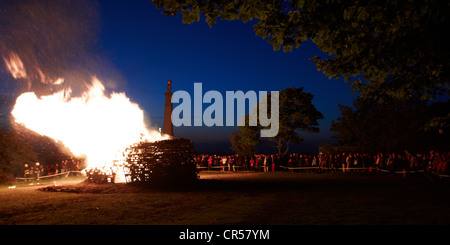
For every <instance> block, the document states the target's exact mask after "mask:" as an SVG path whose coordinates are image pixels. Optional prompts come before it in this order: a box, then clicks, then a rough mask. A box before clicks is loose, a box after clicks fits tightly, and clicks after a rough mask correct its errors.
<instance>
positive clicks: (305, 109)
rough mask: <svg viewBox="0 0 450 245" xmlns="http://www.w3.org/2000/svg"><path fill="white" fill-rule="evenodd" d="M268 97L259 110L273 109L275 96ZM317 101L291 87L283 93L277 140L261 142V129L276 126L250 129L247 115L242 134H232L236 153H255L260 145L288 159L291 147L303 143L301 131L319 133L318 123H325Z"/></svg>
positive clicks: (280, 95) (275, 138) (280, 102)
mask: <svg viewBox="0 0 450 245" xmlns="http://www.w3.org/2000/svg"><path fill="white" fill-rule="evenodd" d="M267 96H268V97H267V100H266V101H264V102H260V103H259V104H258V107H261V106H267V108H271V104H270V103H271V100H269V99H268V98H269V96H271V94H268V95H267ZM313 98H314V96H313V95H312V94H311V93H307V92H304V91H303V88H295V87H291V88H287V89H284V90H282V91H280V93H279V130H278V134H277V135H276V136H274V137H268V138H261V137H260V134H259V131H260V129H262V128H270V127H272V125H269V126H266V127H262V126H261V125H260V124H259V122H258V125H257V126H249V123H248V116H249V115H246V122H247V123H246V124H245V126H240V127H238V129H239V132H235V133H233V134H232V137H231V142H232V147H233V149H234V151H235V152H237V153H238V154H239V152H241V149H246V152H249V153H251V152H254V149H255V147H256V146H257V145H258V144H266V145H268V146H271V147H274V148H276V149H277V151H278V154H280V155H281V156H284V155H286V154H287V153H288V152H289V148H290V144H292V143H295V144H296V143H300V142H302V141H303V137H302V136H301V134H300V131H303V132H309V133H318V132H319V127H318V125H319V123H318V120H320V119H323V115H322V113H321V112H319V111H318V110H317V109H316V107H315V106H314V104H313V103H312V100H313ZM267 112H268V113H267V115H268V116H269V117H271V111H270V110H267ZM258 118H259V117H258Z"/></svg>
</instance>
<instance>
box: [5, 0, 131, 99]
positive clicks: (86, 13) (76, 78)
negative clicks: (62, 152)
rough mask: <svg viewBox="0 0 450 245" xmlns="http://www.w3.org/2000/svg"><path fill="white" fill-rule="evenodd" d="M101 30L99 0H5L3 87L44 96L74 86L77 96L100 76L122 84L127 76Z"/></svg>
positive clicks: (110, 85)
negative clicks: (101, 39) (113, 60)
mask: <svg viewBox="0 0 450 245" xmlns="http://www.w3.org/2000/svg"><path fill="white" fill-rule="evenodd" d="M99 30H100V18H99V11H98V8H97V3H96V2H95V1H93V0H1V1H0V56H1V57H2V59H0V67H1V68H0V72H1V77H0V79H1V81H2V83H4V84H2V86H1V88H2V90H4V89H7V90H14V89H16V90H18V91H16V92H17V93H23V92H27V91H33V92H35V93H36V94H37V95H38V96H41V95H47V94H50V93H54V92H56V91H59V90H61V89H70V90H71V92H72V96H77V95H79V94H81V93H82V92H84V91H85V90H86V89H88V87H89V86H90V85H91V79H92V76H94V75H95V76H96V77H99V78H100V79H101V80H102V81H103V82H104V84H105V85H106V87H107V88H110V89H116V88H118V87H120V86H122V84H123V83H124V79H123V78H122V76H121V74H120V73H119V72H118V71H117V70H116V69H115V68H114V66H113V65H112V64H111V63H110V62H108V59H107V55H106V54H105V52H103V51H102V50H101V49H100V47H99V45H98V40H99V37H98V34H99ZM12 80H14V81H13V82H14V83H16V84H14V85H12V84H11V83H12V82H11V81H12Z"/></svg>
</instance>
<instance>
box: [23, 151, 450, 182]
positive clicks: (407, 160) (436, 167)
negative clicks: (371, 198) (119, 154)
mask: <svg viewBox="0 0 450 245" xmlns="http://www.w3.org/2000/svg"><path fill="white" fill-rule="evenodd" d="M449 160H450V152H444V153H440V152H434V151H431V152H428V153H421V154H411V153H408V152H402V153H389V154H385V153H376V154H370V153H354V152H351V153H347V152H343V153H334V154H298V153H292V154H288V155H285V156H283V157H282V156H281V155H279V154H255V155H253V156H249V157H247V156H238V155H215V154H197V155H196V156H195V157H194V163H195V164H196V165H197V168H198V169H200V170H220V171H260V172H275V171H289V170H302V171H305V172H321V173H323V172H332V171H342V172H346V171H391V172H395V171H400V172H411V171H414V172H419V171H420V172H426V173H433V174H436V175H450V166H449V164H448V163H449ZM81 165H82V163H81V162H80V161H78V160H74V159H69V160H63V161H61V162H58V163H55V164H47V165H45V166H44V165H42V164H39V163H34V164H25V166H24V167H25V171H24V177H25V178H36V177H37V178H39V176H49V175H57V174H61V173H66V172H69V171H81V170H82V169H83V166H81Z"/></svg>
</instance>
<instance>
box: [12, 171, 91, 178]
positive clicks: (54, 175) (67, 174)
mask: <svg viewBox="0 0 450 245" xmlns="http://www.w3.org/2000/svg"><path fill="white" fill-rule="evenodd" d="M71 173H83V172H82V171H67V172H63V173H59V174H51V175H44V176H39V178H38V177H32V178H19V177H16V180H37V179H46V178H52V177H56V176H61V175H65V176H64V177H68V176H69V174H71Z"/></svg>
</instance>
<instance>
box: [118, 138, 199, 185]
mask: <svg viewBox="0 0 450 245" xmlns="http://www.w3.org/2000/svg"><path fill="white" fill-rule="evenodd" d="M127 153H128V154H127V157H126V164H125V166H124V172H125V179H126V182H127V183H138V182H159V183H160V182H164V183H168V182H185V181H192V180H196V179H197V178H198V175H197V174H198V170H197V168H196V165H195V163H194V161H193V159H194V158H193V157H194V153H195V152H194V147H193V144H192V141H190V140H187V139H182V138H172V139H169V140H160V141H156V142H140V143H137V144H135V145H134V146H133V147H131V148H130V149H128V152H127Z"/></svg>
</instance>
